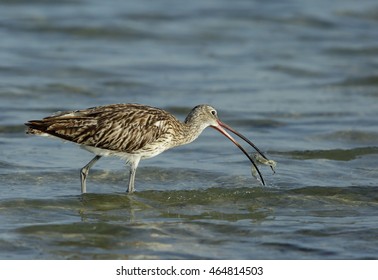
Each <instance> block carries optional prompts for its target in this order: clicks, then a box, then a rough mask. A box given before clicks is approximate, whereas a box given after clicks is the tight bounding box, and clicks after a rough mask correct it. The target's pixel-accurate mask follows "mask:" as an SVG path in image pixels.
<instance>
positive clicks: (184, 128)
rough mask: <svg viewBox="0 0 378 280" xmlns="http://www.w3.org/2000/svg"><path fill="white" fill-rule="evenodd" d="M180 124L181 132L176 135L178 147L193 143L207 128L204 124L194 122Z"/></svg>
mask: <svg viewBox="0 0 378 280" xmlns="http://www.w3.org/2000/svg"><path fill="white" fill-rule="evenodd" d="M180 124H181V125H180V129H179V132H178V133H177V134H176V143H177V146H179V145H185V144H189V143H191V142H193V141H194V140H196V139H197V138H198V136H200V134H201V133H202V131H203V130H204V129H205V128H206V126H204V125H203V124H201V123H199V122H196V121H193V120H185V122H183V123H180Z"/></svg>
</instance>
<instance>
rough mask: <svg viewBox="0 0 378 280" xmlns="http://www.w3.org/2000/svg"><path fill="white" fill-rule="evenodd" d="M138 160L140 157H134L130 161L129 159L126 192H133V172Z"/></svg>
mask: <svg viewBox="0 0 378 280" xmlns="http://www.w3.org/2000/svg"><path fill="white" fill-rule="evenodd" d="M139 161H140V157H138V158H135V159H134V160H132V161H129V164H130V177H129V186H128V188H127V191H126V192H128V193H133V192H134V191H135V187H134V181H135V173H136V169H137V167H138V164H139Z"/></svg>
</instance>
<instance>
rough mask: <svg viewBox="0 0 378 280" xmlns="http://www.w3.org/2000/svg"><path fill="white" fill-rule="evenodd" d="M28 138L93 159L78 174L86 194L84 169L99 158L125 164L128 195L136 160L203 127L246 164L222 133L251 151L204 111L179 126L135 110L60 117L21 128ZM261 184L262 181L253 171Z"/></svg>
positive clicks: (164, 115)
mask: <svg viewBox="0 0 378 280" xmlns="http://www.w3.org/2000/svg"><path fill="white" fill-rule="evenodd" d="M25 125H26V126H28V130H27V133H29V134H35V135H41V136H54V137H57V138H60V139H64V140H68V141H71V142H74V143H77V144H79V145H81V147H82V148H84V149H86V150H88V151H90V152H92V153H94V154H96V156H95V157H94V158H93V159H92V160H91V161H90V162H89V163H88V164H87V165H86V166H84V167H83V168H82V169H81V191H82V193H85V192H86V177H87V175H88V172H89V169H90V168H91V167H92V166H93V165H94V164H95V163H96V161H97V160H99V159H100V158H101V157H102V156H119V157H121V158H124V159H125V160H126V161H127V162H128V163H129V164H130V178H129V186H128V190H127V191H128V192H130V193H131V192H133V191H134V180H135V172H136V168H137V167H138V164H139V161H140V160H141V159H145V158H150V157H153V156H156V155H158V154H160V153H162V152H163V151H165V150H167V149H169V148H172V147H175V146H180V145H184V144H187V143H190V142H192V141H193V140H195V139H196V138H197V137H198V136H199V135H200V134H201V132H202V131H203V130H204V129H205V128H206V127H208V126H211V127H213V128H216V129H217V130H219V131H220V132H221V133H222V134H224V135H225V136H226V137H228V138H229V139H230V140H231V141H232V142H233V143H234V144H235V145H237V146H238V147H239V148H240V149H241V150H242V151H243V153H244V154H245V155H246V156H247V157H248V158H249V159H250V161H251V162H252V164H253V165H254V166H255V163H254V161H253V160H252V158H251V157H250V156H249V155H248V153H247V152H246V151H245V150H244V149H243V148H242V147H241V146H240V145H239V144H238V143H237V142H236V141H235V140H234V139H233V138H232V137H231V136H230V135H229V134H228V133H227V132H226V131H225V130H224V129H223V128H226V129H228V130H230V131H231V132H233V133H235V134H236V135H238V136H239V137H241V138H242V139H243V140H245V141H247V143H249V144H250V145H252V146H253V147H254V148H255V149H256V150H257V151H258V152H259V153H260V154H261V156H262V157H264V158H266V157H265V156H264V155H263V154H262V153H261V152H260V151H259V150H258V149H257V148H256V147H255V146H254V145H253V143H251V142H250V141H249V140H248V139H247V138H245V137H244V136H242V135H241V134H239V133H238V132H236V131H235V130H233V129H232V128H231V127H229V126H227V125H225V124H224V123H222V122H221V121H220V120H219V119H218V116H217V112H216V110H215V109H214V108H213V107H211V106H209V105H198V106H196V107H194V108H193V109H192V111H191V112H190V113H189V115H188V116H187V117H186V119H185V121H184V122H180V121H179V120H178V119H176V118H175V117H174V116H173V115H171V114H170V113H168V112H166V111H164V110H162V109H158V108H154V107H150V106H145V105H140V104H114V105H107V106H99V107H94V108H88V109H85V110H78V111H69V112H60V113H57V114H54V115H52V116H49V117H46V118H44V119H42V120H31V121H29V122H27V123H26V124H25ZM258 173H259V175H260V178H261V182H262V183H263V184H264V180H263V178H262V176H261V174H260V172H259V171H258Z"/></svg>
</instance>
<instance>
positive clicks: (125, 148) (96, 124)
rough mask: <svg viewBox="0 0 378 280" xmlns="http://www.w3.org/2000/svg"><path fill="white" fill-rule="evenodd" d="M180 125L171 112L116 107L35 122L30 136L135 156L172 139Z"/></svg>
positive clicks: (141, 107)
mask: <svg viewBox="0 0 378 280" xmlns="http://www.w3.org/2000/svg"><path fill="white" fill-rule="evenodd" d="M179 124H180V122H179V121H178V120H177V119H176V118H175V117H174V116H172V115H171V114H169V113H168V112H166V111H164V110H161V109H158V108H154V107H150V106H144V105H139V104H114V105H107V106H99V107H93V108H89V109H85V110H78V111H70V112H61V113H58V114H55V115H52V116H49V117H46V118H44V119H42V120H31V121H29V122H28V123H26V125H27V126H28V131H27V133H30V134H36V135H43V136H55V137H58V138H61V139H64V140H68V141H71V142H75V143H77V144H80V145H83V146H89V147H96V148H100V149H107V150H112V151H120V152H125V153H135V152H138V151H140V150H141V149H143V148H145V147H147V146H149V145H152V144H153V143H155V142H164V141H166V140H167V139H168V138H170V137H172V135H171V132H172V126H175V125H179Z"/></svg>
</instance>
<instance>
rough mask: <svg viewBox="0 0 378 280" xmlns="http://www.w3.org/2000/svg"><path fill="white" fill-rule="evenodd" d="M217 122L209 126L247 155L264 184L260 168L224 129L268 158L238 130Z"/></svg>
mask: <svg viewBox="0 0 378 280" xmlns="http://www.w3.org/2000/svg"><path fill="white" fill-rule="evenodd" d="M217 122H218V125H217V126H215V125H212V126H211V127H213V128H215V129H216V130H218V131H219V132H220V133H222V134H223V135H224V136H226V137H227V138H228V139H230V140H231V142H232V143H234V144H235V145H236V146H237V147H238V148H239V149H240V150H241V151H242V152H243V153H244V154H245V155H246V156H247V158H248V159H249V160H250V161H251V163H252V165H253V166H254V168H255V169H256V171H257V173H258V174H259V177H260V180H261V184H262V185H263V186H265V181H264V178H263V176H262V175H261V172H260V170H259V169H258V168H257V165H256V163H255V161H254V160H253V159H252V158H251V157H250V156H249V154H248V153H247V152H246V151H245V150H244V148H243V147H242V146H241V145H240V144H239V143H238V142H237V141H236V140H235V139H234V138H233V137H232V136H231V135H230V134H229V133H228V132H227V131H226V130H225V129H227V130H229V131H231V132H232V133H234V134H235V135H237V136H239V137H240V138H241V139H243V140H244V141H245V142H247V143H248V144H249V145H251V146H252V147H253V148H254V149H255V150H256V151H257V152H258V153H259V154H260V155H261V156H262V157H263V158H264V159H266V160H268V158H267V157H266V156H265V155H264V154H263V153H262V152H261V151H260V150H259V149H258V148H257V147H256V146H255V144H253V143H252V142H251V141H249V140H248V139H247V138H246V137H245V136H243V135H242V134H240V133H239V132H237V131H236V130H234V129H233V128H231V127H230V126H228V125H226V124H224V123H222V122H221V121H220V120H217ZM224 128H225V129H224Z"/></svg>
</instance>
